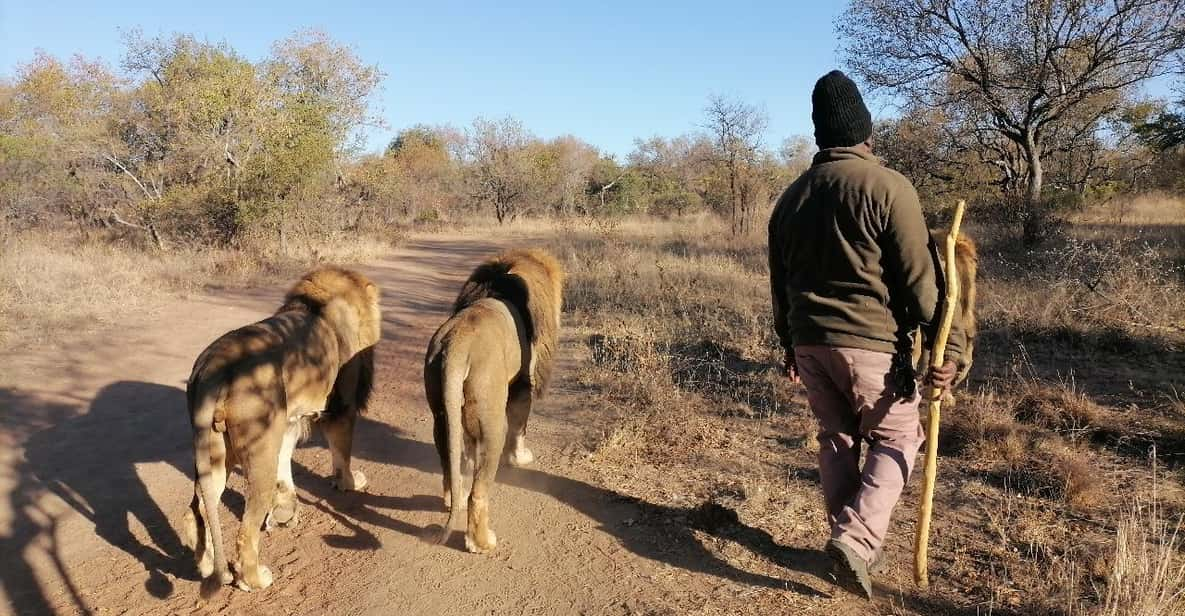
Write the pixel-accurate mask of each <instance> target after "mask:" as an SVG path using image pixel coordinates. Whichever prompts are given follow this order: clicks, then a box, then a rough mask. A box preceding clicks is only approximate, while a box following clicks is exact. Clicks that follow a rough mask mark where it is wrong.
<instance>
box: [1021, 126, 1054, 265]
mask: <svg viewBox="0 0 1185 616" xmlns="http://www.w3.org/2000/svg"><path fill="white" fill-rule="evenodd" d="M1022 146H1023V148H1024V153H1025V162H1026V163H1027V164H1028V168H1029V172H1028V177H1027V178H1026V180H1027V182H1028V186H1027V187H1026V190H1025V204H1024V212H1023V214H1022V221H1021V234H1022V238H1021V239H1022V241H1023V242H1024V244H1025V245H1026V246H1032V245H1035V244H1038V243H1040V242H1041V240H1043V239H1045V237H1046V235H1048V232H1049V228H1048V227H1049V216H1048V215H1047V214H1048V213H1047V212H1046V211H1045V204H1044V203H1042V201H1041V183H1042V181H1043V180H1044V177H1043V176H1044V170H1043V169H1042V168H1041V144H1040V143H1039V141H1038V140H1037V138H1036V136H1035V135H1034V134H1033V131H1032V130H1030V131H1029V132H1028V133H1027V134H1026V135H1025V141H1024V143H1023V144H1022Z"/></svg>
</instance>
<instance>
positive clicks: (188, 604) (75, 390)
mask: <svg viewBox="0 0 1185 616" xmlns="http://www.w3.org/2000/svg"><path fill="white" fill-rule="evenodd" d="M505 245H508V243H507V242H502V246H505ZM499 247H501V246H499V245H497V244H495V243H493V242H490V241H485V240H476V239H473V238H439V237H433V238H427V239H416V240H413V241H411V242H410V243H409V244H408V245H407V246H405V247H404V248H401V249H400V250H398V251H396V252H395V253H394V254H392V255H391V257H390V258H389V259H386V260H384V261H382V262H379V263H376V264H372V265H370V266H368V267H363V268H361V269H363V270H364V271H365V272H366V273H367V274H369V275H370V276H372V278H373V279H374V280H375V281H376V282H377V283H378V284H379V285H380V287H381V288H382V289H383V308H384V338H383V342H382V344H381V347H380V350H379V354H378V356H379V372H378V375H377V378H376V382H377V387H376V392H375V396H374V398H373V400H372V404H371V410H370V411H369V412H368V414H367V415H366V416H365V418H364V419H363V421H361V422H360V423H359V425H358V429H357V434H356V437H355V452H354V454H355V459H356V464H355V468H357V469H360V470H362V471H364V472H365V473H366V475H367V478H368V479H369V482H370V485H369V487H368V488H367V490H366V492H365V493H349V494H341V493H337V492H335V491H334V490H333V489H332V488H331V487H330V484H329V481H328V479H327V475H328V473H329V471H330V461H329V455H328V452H327V450H326V449H325V448H324V445H323V441H321V440H320V438H319V437H316V438H314V439H313V440H311V441H310V442H309V443H306V444H305V445H303V446H302V447H301V448H300V449H298V451H297V453H296V455H295V458H294V469H295V476H296V477H295V478H296V484H297V488H298V490H299V495H300V499H301V508H300V519H299V523H298V525H297V526H296V527H295V528H289V529H276V530H272V531H270V532H268V533H266V534H265V535H264V539H263V543H262V552H263V558H264V562H265V563H266V564H268V565H269V566H271V568H272V570H273V572H274V573H275V574H276V582H275V584H274V585H273V586H272V587H271V588H269V589H267V590H265V591H261V592H256V593H250V594H248V593H244V592H239V591H233V590H231V589H230V588H226V589H225V590H224V591H223V592H222V593H221V594H219V595H218V596H217V597H215V598H214V599H213V600H212V601H211V602H210V603H209V604H204V603H202V602H200V601H199V600H198V596H197V590H198V584H197V573H196V568H195V566H194V564H193V562H192V556H191V555H190V553H189V551H188V550H187V549H185V548H184V547H182V545H181V542H180V540H179V536H178V533H177V528H179V526H180V524H179V522H180V520H181V515H182V514H183V512H184V510H185V508H186V506H187V505H188V502H189V499H190V496H191V494H192V479H191V478H192V446H191V442H192V441H191V435H190V430H189V427H188V418H187V415H186V410H185V401H184V381H185V379H186V378H187V377H188V374H189V370H190V368H191V366H192V362H193V359H194V358H195V357H196V356H197V354H198V353H199V352H200V351H201V350H202V349H203V348H204V347H205V346H206V345H207V344H208V343H209V342H210V341H212V340H213V339H214V338H215V337H217V336H218V335H220V334H222V333H223V332H225V331H228V330H230V329H233V328H235V327H238V326H240V325H243V324H246V323H249V322H252V321H255V320H258V319H260V318H262V317H264V316H266V315H268V314H269V313H270V312H271V310H273V309H274V307H275V306H276V305H277V304H278V301H279V299H280V297H281V295H282V293H283V291H284V289H283V288H282V287H281V286H277V287H276V288H267V289H259V290H254V291H246V292H244V291H226V292H211V293H209V294H206V295H202V296H197V297H189V298H184V299H177V300H175V301H173V302H171V303H170V304H169V305H167V306H164V307H163V308H162V309H161V310H160V311H157V312H155V313H153V314H151V315H141V316H139V317H137V318H135V319H133V320H134V321H135V323H132V324H130V325H129V327H128V328H126V329H125V330H123V331H103V332H97V333H91V334H85V335H83V336H82V337H81V338H80V339H78V340H76V341H74V342H71V343H68V344H65V345H62V346H60V347H58V348H55V349H29V350H23V351H21V352H19V353H13V354H11V355H10V356H9V357H6V358H4V360H3V365H4V370H6V373H5V374H4V375H3V376H2V383H0V384H15V385H11V386H4V387H0V613H17V614H48V613H58V614H73V613H95V614H99V613H126V614H165V613H225V614H265V613H266V614H326V613H332V614H641V613H687V612H691V611H700V610H701V609H703V608H704V607H707V606H711V605H712V604H714V603H715V602H716V600H725V601H726V602H731V601H736V600H737V599H738V597H741V596H743V595H744V594H745V593H747V592H749V589H752V588H761V589H763V590H768V589H771V588H777V589H785V590H786V592H784V593H779V594H782V595H784V597H785V603H784V608H785V612H784V613H791V614H794V613H819V612H824V613H828V614H831V615H835V614H859V613H865V610H866V609H868V606H867V604H862V603H860V602H855V603H853V602H852V601H850V600H847V599H839V600H836V599H833V598H830V597H828V595H829V594H830V593H831V592H832V589H831V587H830V585H829V584H827V583H825V582H823V581H822V580H821V579H820V577H819V576H818V575H817V568H818V564H819V563H817V562H813V561H812V562H809V563H806V565H809V566H806V565H804V562H797V563H796V564H795V567H796V568H798V569H799V570H798V571H794V570H791V569H783V570H782V571H783V572H784V574H785V575H784V576H779V577H769V576H766V575H762V574H756V573H749V572H746V571H742V570H738V569H736V568H733V567H732V566H730V565H727V564H726V563H722V562H720V561H719V560H718V559H716V558H715V557H714V556H713V555H712V553H711V552H710V551H709V550H707V549H706V548H704V547H702V546H701V545H700V542H699V541H698V540H697V539H696V537H694V536H691V535H689V534H688V533H687V531H685V530H681V529H677V530H672V531H670V532H669V533H668V532H655V527H654V526H651V527H648V528H647V527H643V526H639V525H637V524H636V522H635V521H636V520H638V519H641V518H644V517H646V516H651V517H653V516H655V515H661V514H662V512H661V511H657V512H656V510H655V509H654V507H653V506H650V507H649V508H642V507H641V506H639V505H638V504H637V503H635V502H632V501H630V500H629V499H625V498H622V497H620V496H619V495H617V494H616V493H614V492H611V491H609V490H606V489H603V488H601V487H598V486H597V485H596V482H595V481H594V480H592V479H590V478H589V475H588V469H587V468H585V467H586V466H587V465H586V464H582V463H581V456H580V455H579V454H576V453H574V451H575V448H574V447H573V446H572V443H573V442H575V441H576V440H577V439H578V438H580V437H581V435H586V434H587V433H588V431H590V430H593V431H595V430H597V429H599V428H598V426H596V425H595V422H596V421H597V417H598V414H597V409H588V408H583V406H582V400H581V399H580V395H579V392H578V390H577V389H576V388H574V387H572V386H570V385H569V382H570V380H571V374H570V373H571V372H572V371H573V370H575V369H576V368H575V367H576V365H577V359H574V356H576V355H577V353H578V352H579V348H578V347H579V346H580V345H579V344H575V343H573V342H572V341H568V342H566V343H565V345H564V349H563V350H562V351H561V360H560V365H559V366H558V369H557V373H558V374H557V376H558V378H557V382H556V386H555V388H554V389H553V391H552V393H551V395H549V397H548V398H547V399H545V400H544V401H543V402H542V403H541V404H540V405H538V406H537V407H536V411H535V413H534V414H533V415H532V418H531V424H530V430H529V442H530V443H531V446H532V449H533V450H534V451H535V453H536V455H537V456H538V458H539V459H538V461H537V462H536V463H535V464H534V465H533V466H532V467H531V468H528V469H512V468H509V467H507V466H506V465H503V467H502V469H501V470H500V471H499V475H498V486H497V488H496V490H495V492H494V495H493V504H492V520H493V525H494V528H495V530H496V532H497V533H498V548H497V550H496V551H495V552H494V553H493V554H492V555H488V556H476V555H471V554H467V553H465V552H464V549H463V545H462V543H463V541H462V536H461V533H460V532H455V533H454V534H453V537H452V540H451V541H450V543H449V544H448V545H447V546H436V545H431V544H429V543H426V542H424V541H423V539H422V538H421V537H423V536H428V535H430V534H432V531H433V530H434V529H436V528H439V524H441V523H443V521H444V519H445V513H444V512H443V508H442V501H441V498H440V487H441V486H440V469H439V462H438V458H437V457H436V454H435V450H434V449H433V446H432V444H431V422H430V416H429V413H428V411H427V408H426V404H425V402H424V396H423V387H422V372H421V361H422V357H423V351H424V348H425V347H426V344H427V340H428V338H429V336H430V335H431V334H432V332H433V331H434V329H435V327H436V326H437V325H439V323H441V322H442V321H443V319H444V318H445V315H446V311H447V310H448V307H449V304H450V302H451V299H452V298H453V296H454V294H455V292H456V289H457V288H458V286H459V283H460V282H461V281H462V280H463V278H464V276H465V275H466V274H467V273H468V271H469V270H470V269H471V268H472V266H473V264H475V263H476V262H477V261H478V260H480V259H481V258H483V257H485V256H486V255H488V254H490V253H492V252H494V251H495V250H496V249H498V248H499ZM242 485H243V479H242V477H241V476H240V475H238V474H237V473H236V474H234V475H232V477H231V481H230V484H229V489H228V492H227V496H226V497H224V500H223V503H224V509H223V515H222V523H223V527H224V529H225V530H224V535H225V541H226V548H227V550H228V553H231V554H233V552H232V551H231V550H232V548H233V537H234V534H233V533H234V532H235V531H236V529H237V525H238V517H239V516H240V515H241V512H242V506H243V503H242V498H241V496H240V494H241V489H242ZM760 541H766V538H760ZM758 543H759V542H758ZM792 552H794V553H799V554H804V556H802V558H806V559H807V560H810V559H812V558H815V556H812V555H810V554H809V553H808V551H806V550H793V551H792ZM790 555H791V556H792V555H793V554H790ZM783 556H785V554H784V555H783ZM812 571H813V572H814V573H812ZM782 577H785V579H782ZM707 611H710V612H711V611H715V610H712V609H710V607H709V609H708V610H707Z"/></svg>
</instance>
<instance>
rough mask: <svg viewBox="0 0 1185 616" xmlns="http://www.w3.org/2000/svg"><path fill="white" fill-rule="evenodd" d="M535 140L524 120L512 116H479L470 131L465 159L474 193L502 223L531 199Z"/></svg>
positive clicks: (517, 212) (517, 213) (515, 215)
mask: <svg viewBox="0 0 1185 616" xmlns="http://www.w3.org/2000/svg"><path fill="white" fill-rule="evenodd" d="M534 141H536V140H535V138H534V137H532V136H531V135H530V134H529V133H527V131H526V129H524V128H523V125H522V122H519V121H518V120H515V119H513V118H504V119H502V120H499V121H497V122H491V121H489V120H484V119H480V118H479V119H477V120H474V122H473V126H472V128H471V129H470V130H469V131H467V135H466V159H467V161H466V162H468V163H469V165H470V178H471V181H472V182H473V184H474V186H473V189H474V190H473V195H474V197H476V198H477V199H479V200H481V201H485V202H488V203H490V204H491V205H493V206H494V216H495V217H496V218H497V219H498V223H499V224H500V223H503V222H506V221H507V220H514V218H516V217H517V216H518V215H519V214H521V213H522V210H523V209H524V208H525V206H526V203H527V202H528V201H529V196H530V191H531V190H532V188H533V186H534V180H535V178H534V171H535V169H534V165H533V164H532V161H531V160H530V156H529V152H528V147H529V146H530V145H531V143H532V142H534Z"/></svg>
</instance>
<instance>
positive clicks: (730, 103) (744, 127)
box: [704, 95, 769, 235]
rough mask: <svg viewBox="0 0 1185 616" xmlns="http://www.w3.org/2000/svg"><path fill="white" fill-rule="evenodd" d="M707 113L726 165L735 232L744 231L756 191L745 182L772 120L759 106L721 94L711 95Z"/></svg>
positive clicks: (718, 152)
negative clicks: (747, 186)
mask: <svg viewBox="0 0 1185 616" xmlns="http://www.w3.org/2000/svg"><path fill="white" fill-rule="evenodd" d="M704 113H705V114H706V115H707V123H706V124H705V125H704V128H706V129H707V130H708V131H709V132H711V134H712V140H713V142H714V145H715V156H716V157H717V162H719V163H720V164H722V165H723V166H724V171H725V173H726V174H727V177H728V195H729V214H730V221H731V227H732V233H733V235H736V234H738V233H743V232H745V231H747V230H748V228H749V223H750V218H751V215H750V214H751V212H752V210H753V199H752V195H753V194H754V191H752V190H747V189H746V187H745V186H744V182H745V180H746V179H747V178H746V176H747V175H748V173H749V171H751V170H752V168H753V167H754V166H755V165H756V163H757V158H758V154H759V153H760V151H761V137H762V133H764V132H765V127H766V125H767V124H768V123H769V121H768V118H767V117H766V115H765V113H764V112H762V111H761V110H759V109H758V108H756V107H753V106H751V105H747V104H745V103H743V102H741V101H738V100H733V99H729V98H726V97H723V96H720V95H712V96H710V97H709V98H708V106H707V108H706V109H704Z"/></svg>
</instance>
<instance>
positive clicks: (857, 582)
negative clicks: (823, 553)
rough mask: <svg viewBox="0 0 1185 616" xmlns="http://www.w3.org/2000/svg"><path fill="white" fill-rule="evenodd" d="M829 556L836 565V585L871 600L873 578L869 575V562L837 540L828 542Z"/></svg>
mask: <svg viewBox="0 0 1185 616" xmlns="http://www.w3.org/2000/svg"><path fill="white" fill-rule="evenodd" d="M827 554H828V555H829V556H831V560H832V561H833V562H834V563H835V582H836V584H838V585H839V586H841V587H843V588H844V589H846V590H848V591H849V592H851V593H852V594H855V595H859V594H863V595H864V596H865V597H867V598H868V599H870V600H871V599H872V577H871V575H869V573H868V562H867V561H865V560H864V559H863V558H861V557H860V555H859V554H857V553H856V551H855V550H853V549H852V548H850V547H848V545H847V544H845V543H843V542H841V541H839V540H837V539H832V540H830V541H828V542H827ZM861 591H863V592H861Z"/></svg>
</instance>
